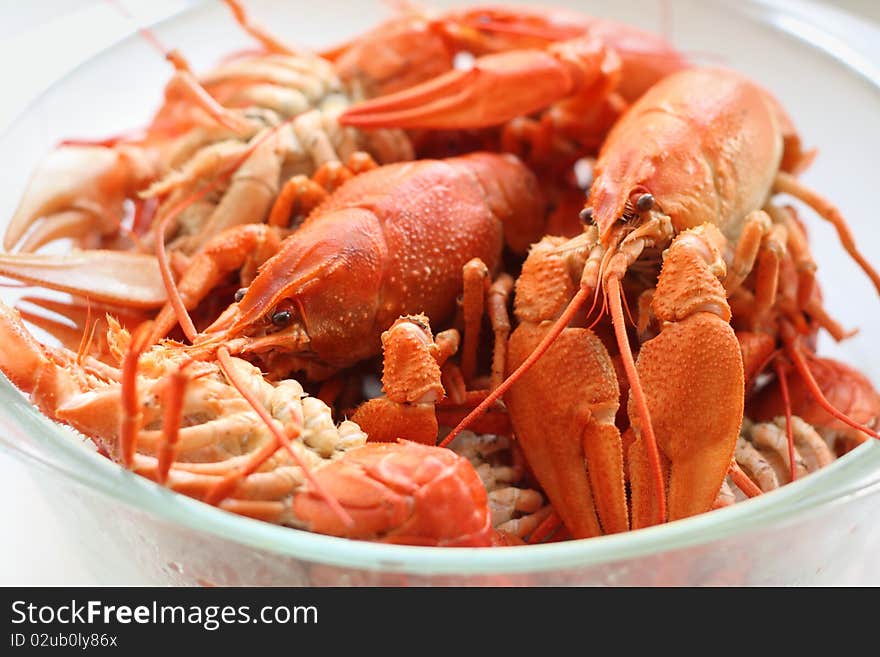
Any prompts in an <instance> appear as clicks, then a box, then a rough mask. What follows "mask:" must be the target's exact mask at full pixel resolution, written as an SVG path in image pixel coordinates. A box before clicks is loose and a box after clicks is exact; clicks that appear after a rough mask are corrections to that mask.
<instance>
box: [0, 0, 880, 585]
mask: <svg viewBox="0 0 880 657" xmlns="http://www.w3.org/2000/svg"><path fill="white" fill-rule="evenodd" d="M377 2H378V0H377ZM795 2H797V0H792V4H794V3H795ZM124 4H125V5H126V6H127V7H128V8H129V10H130V11H132V13H135V14H137V15H138V16H139V20H142V21H144V22H150V21H151V20H152V19H155V18H156V17H158V16H161V15H163V14H164V13H166V12H168V11H170V10H173V9H174V8H179V7H181V6H185V5H186V4H189V2H188V1H187V0H152V1H151V2H149V3H147V2H143V1H142V0H127V1H126V2H125V3H124ZM550 4H552V2H551V3H550ZM828 4H832V5H835V6H837V7H839V8H844V9H846V10H848V11H851V12H853V13H854V14H857V15H859V16H861V17H862V18H863V19H865V20H874V21H880V2H878V1H877V0H836V1H834V2H829V3H828ZM131 25H132V24H131V22H130V21H129V20H126V19H124V18H123V17H121V15H120V14H119V12H118V11H116V10H115V9H113V7H112V6H110V5H109V4H108V3H107V2H95V1H94V0H34V1H29V2H21V1H20V0H0V79H2V80H3V86H4V87H5V90H4V91H3V92H0V131H2V130H3V129H4V128H5V126H6V125H7V124H8V123H9V122H10V121H11V120H12V119H13V118H14V115H15V113H16V112H18V111H20V110H21V108H22V106H23V105H24V103H25V102H26V101H27V100H28V99H29V98H31V97H33V96H34V95H35V94H36V93H38V92H39V91H40V90H41V89H43V88H44V87H45V86H47V85H48V84H49V83H51V82H52V80H53V79H55V78H57V77H58V76H60V75H63V74H64V73H65V71H66V70H69V68H71V67H72V65H73V64H75V63H76V62H78V61H82V60H83V59H85V58H87V57H89V56H90V55H92V54H94V53H96V52H97V51H99V50H101V49H102V48H103V47H105V45H106V44H108V43H109V42H110V41H111V40H115V38H114V35H115V37H118V36H119V35H120V34H122V33H124V32H128V31H130V30H131ZM828 27H830V26H828ZM848 36H851V37H852V39H851V43H850V45H851V46H853V47H854V48H857V49H858V50H860V51H861V52H862V53H863V54H865V55H868V56H870V57H871V59H872V61H873V62H874V63H875V64H877V65H880V44H877V43H875V42H873V41H871V40H870V39H867V40H866V39H864V38H863V39H862V41H860V40H859V37H860V36H861V37H864V35H860V34H859V33H857V32H856V31H853V30H852V29H851V28H850V34H848ZM157 93H158V90H157ZM5 156H9V154H6V155H5ZM38 487H39V482H38V481H35V480H34V479H33V478H32V477H31V475H30V474H29V472H28V471H26V470H25V468H24V467H22V466H21V465H20V464H19V463H18V462H17V461H15V460H13V459H11V458H10V457H8V456H7V455H5V454H2V453H0V500H2V501H0V528H2V529H0V536H2V539H0V585H38V584H45V585H50V584H55V585H58V584H65V585H77V584H81V585H88V584H92V583H93V578H92V577H91V575H90V574H89V573H88V571H87V570H86V569H85V568H84V566H83V564H82V563H81V562H79V561H78V560H77V558H76V557H74V556H72V553H74V552H75V551H74V550H69V549H66V547H67V546H68V545H69V541H70V540H71V538H70V537H68V536H67V535H66V534H62V533H61V532H59V531H57V530H56V528H55V527H54V526H53V524H52V514H51V512H50V510H49V507H48V503H49V502H47V501H46V500H44V499H43V497H42V496H41V495H40V493H39V489H38ZM54 503H63V501H57V500H56V501H54ZM125 583H128V584H137V583H138V581H137V579H136V574H134V575H132V579H131V580H130V581H128V582H125Z"/></svg>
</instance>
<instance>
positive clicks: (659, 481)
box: [605, 274, 666, 523]
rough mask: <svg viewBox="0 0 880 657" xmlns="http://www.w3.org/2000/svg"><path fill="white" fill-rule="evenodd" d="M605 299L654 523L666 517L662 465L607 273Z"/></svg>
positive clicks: (615, 287) (616, 282) (616, 286)
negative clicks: (653, 501) (643, 453)
mask: <svg viewBox="0 0 880 657" xmlns="http://www.w3.org/2000/svg"><path fill="white" fill-rule="evenodd" d="M605 298H606V299H607V300H608V310H609V314H610V315H611V325H612V326H613V327H614V336H615V338H616V339H617V346H618V348H619V349H620V358H621V361H622V362H623V369H624V370H625V371H626V378H627V379H628V380H629V394H630V399H631V400H632V401H633V404H634V405H635V407H636V411H637V412H638V415H639V419H641V426H640V427H639V431H640V434H641V437H642V439H643V440H644V441H645V447H646V448H647V451H648V458H649V460H650V463H651V474H652V475H653V478H654V483H655V485H656V487H657V490H656V493H657V515H658V516H659V518H658V523H662V522H663V521H664V520H665V519H666V481H665V478H664V477H663V468H662V466H661V465H660V450H659V449H658V448H657V438H656V436H655V435H654V425H653V424H652V423H651V412H650V411H649V410H648V402H647V400H646V399H645V391H644V390H643V389H642V382H641V379H639V372H638V370H637V369H636V363H635V360H634V359H633V355H632V349H631V348H630V345H629V336H628V335H627V333H626V320H625V317H624V314H623V301H622V299H623V290H622V289H621V287H620V279H619V278H618V277H617V276H615V275H613V274H612V275H611V276H609V277H608V282H607V288H606V293H605Z"/></svg>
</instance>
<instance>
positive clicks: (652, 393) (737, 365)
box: [630, 225, 744, 520]
mask: <svg viewBox="0 0 880 657" xmlns="http://www.w3.org/2000/svg"><path fill="white" fill-rule="evenodd" d="M723 240H724V238H723V237H722V236H721V233H720V232H719V231H718V230H717V229H716V228H715V227H714V226H710V225H704V226H700V227H698V228H695V229H692V230H688V231H685V232H684V233H681V234H680V235H679V236H678V237H677V238H676V239H675V241H674V242H673V243H672V246H671V247H670V248H669V250H668V252H667V255H666V258H665V260H664V262H663V269H662V272H661V274H660V279H659V282H658V285H657V290H656V292H655V294H654V299H653V307H654V313H655V315H656V316H657V318H658V320H659V321H660V323H661V325H662V326H663V327H664V328H663V330H662V331H661V333H660V335H658V336H657V337H655V338H653V339H651V340H649V341H647V342H646V343H645V344H644V345H643V346H642V348H641V350H640V352H639V357H638V361H637V364H636V366H637V369H638V373H639V377H640V380H641V383H642V386H643V389H644V391H645V396H646V402H647V405H648V408H649V410H650V417H651V419H652V421H653V426H654V431H655V432H656V438H657V443H658V446H659V447H660V450H661V452H662V453H663V455H664V456H665V457H666V458H667V459H668V460H669V492H668V516H669V520H675V519H678V518H684V517H687V516H691V515H695V514H697V513H702V512H704V511H708V510H709V509H711V508H712V504H713V502H714V501H715V499H716V497H717V496H718V491H719V490H720V488H721V484H722V482H723V481H724V478H725V476H726V475H727V470H728V467H729V465H730V462H731V458H732V457H733V452H734V448H735V446H736V439H737V436H738V434H739V428H740V424H741V423H742V417H743V403H744V382H743V363H742V356H741V353H740V348H739V343H738V342H737V339H736V336H735V335H734V332H733V329H732V328H731V327H730V324H729V321H730V307H729V306H728V305H727V300H726V294H725V290H724V287H723V286H722V285H721V283H720V281H719V280H718V278H717V273H716V272H718V271H720V272H722V273H723V272H724V265H723V261H722V260H721V255H720V253H721V251H720V248H719V246H718V245H719V244H722V243H723ZM632 406H633V403H632V398H631V399H630V417H631V418H632V417H633V416H634V409H633V408H632ZM638 515H639V514H638V512H637V510H634V511H633V516H634V517H638Z"/></svg>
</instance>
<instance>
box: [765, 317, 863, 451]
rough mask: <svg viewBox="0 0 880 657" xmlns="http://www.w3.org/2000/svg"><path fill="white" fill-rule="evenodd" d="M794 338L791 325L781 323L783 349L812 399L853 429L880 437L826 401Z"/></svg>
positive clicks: (795, 337)
mask: <svg viewBox="0 0 880 657" xmlns="http://www.w3.org/2000/svg"><path fill="white" fill-rule="evenodd" d="M796 339H797V336H796V334H795V333H794V329H792V328H791V326H789V325H788V324H783V326H782V341H783V342H784V343H785V351H786V353H787V354H788V356H789V358H791V360H792V362H793V363H794V367H795V369H796V370H797V372H798V374H799V375H800V377H801V379H802V380H803V382H804V384H805V385H806V386H807V391H808V392H809V393H810V395H811V396H812V397H813V399H815V400H816V403H817V404H819V406H821V407H822V408H823V409H824V410H825V411H826V412H827V413H828V414H830V415H832V416H833V417H835V418H837V419H838V420H840V421H841V422H843V423H844V424H846V425H849V426H851V427H852V428H853V429H858V430H859V431H861V432H863V433H866V434H868V435H869V436H871V437H872V438H878V439H880V434H878V433H877V432H876V431H874V430H873V429H871V428H869V427H867V426H865V425H864V424H859V423H858V422H856V421H855V420H853V419H852V418H851V417H849V416H848V415H846V414H845V413H843V412H841V411H839V410H838V409H837V408H835V407H834V405H833V404H832V403H831V402H830V401H828V398H827V397H825V393H823V392H822V389H821V388H820V387H819V384H818V383H817V382H816V378H815V377H814V376H813V372H812V371H811V370H810V365H809V363H807V360H806V358H804V355H803V353H801V350H800V347H798V345H797V342H796Z"/></svg>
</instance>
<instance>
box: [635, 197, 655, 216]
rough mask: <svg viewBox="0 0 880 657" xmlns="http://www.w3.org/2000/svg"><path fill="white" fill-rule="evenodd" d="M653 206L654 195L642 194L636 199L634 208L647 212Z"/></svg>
mask: <svg viewBox="0 0 880 657" xmlns="http://www.w3.org/2000/svg"><path fill="white" fill-rule="evenodd" d="M653 207H654V197H653V195H651V194H642V195H640V196H639V198H638V199H636V209H637V210H638V211H639V212H647V211H648V210H650V209H651V208H653Z"/></svg>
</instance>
